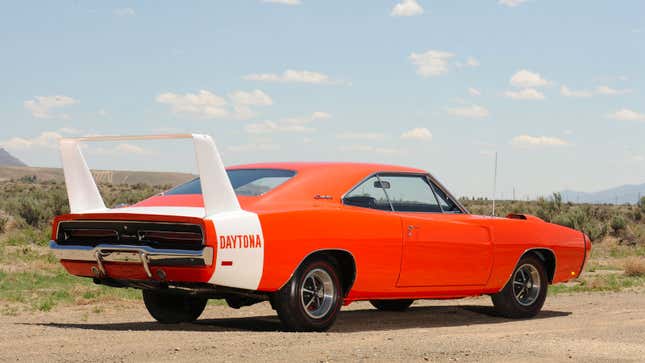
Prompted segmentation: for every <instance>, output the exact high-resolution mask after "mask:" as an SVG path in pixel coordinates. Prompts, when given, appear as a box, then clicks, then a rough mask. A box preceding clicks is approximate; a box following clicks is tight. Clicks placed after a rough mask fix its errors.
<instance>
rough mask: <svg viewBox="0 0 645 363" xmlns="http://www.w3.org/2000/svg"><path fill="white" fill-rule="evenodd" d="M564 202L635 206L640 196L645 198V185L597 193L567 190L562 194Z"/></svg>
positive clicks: (621, 187) (625, 186) (623, 186)
mask: <svg viewBox="0 0 645 363" xmlns="http://www.w3.org/2000/svg"><path fill="white" fill-rule="evenodd" d="M561 194H562V200H563V201H565V202H573V203H603V204H626V203H628V204H634V203H636V202H637V201H638V198H639V196H640V197H645V184H639V185H622V186H619V187H616V188H611V189H607V190H601V191H599V192H595V193H585V192H576V191H573V190H565V191H563V192H561Z"/></svg>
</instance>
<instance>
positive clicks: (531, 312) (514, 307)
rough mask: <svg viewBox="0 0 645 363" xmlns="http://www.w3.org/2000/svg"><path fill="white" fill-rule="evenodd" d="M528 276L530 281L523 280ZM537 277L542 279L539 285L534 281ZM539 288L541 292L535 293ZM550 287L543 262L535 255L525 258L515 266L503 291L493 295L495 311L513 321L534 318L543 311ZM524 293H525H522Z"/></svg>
mask: <svg viewBox="0 0 645 363" xmlns="http://www.w3.org/2000/svg"><path fill="white" fill-rule="evenodd" d="M520 269H521V271H520ZM528 275H532V277H531V278H530V281H529V279H525V280H523V278H522V276H528ZM536 277H539V279H540V281H539V284H538V283H535V282H536V281H534V280H535V278H536ZM527 281H528V282H527ZM529 286H530V287H529ZM537 286H539V290H538V291H535V287H537ZM548 287H549V284H548V277H547V274H546V269H545V267H544V263H543V262H542V260H540V259H539V258H538V257H537V256H535V255H527V256H524V257H522V258H521V259H520V261H519V262H518V263H517V266H515V269H514V270H513V274H511V278H510V279H509V280H508V282H507V283H506V286H504V288H503V289H502V291H500V292H498V293H497V294H493V295H491V298H492V300H493V305H494V306H495V311H497V313H498V314H499V315H501V316H504V317H507V318H512V319H526V318H532V317H534V316H535V315H537V314H538V313H539V312H540V310H541V309H542V306H543V305H544V300H546V295H547V289H548ZM523 291H525V292H524V293H522V292H523Z"/></svg>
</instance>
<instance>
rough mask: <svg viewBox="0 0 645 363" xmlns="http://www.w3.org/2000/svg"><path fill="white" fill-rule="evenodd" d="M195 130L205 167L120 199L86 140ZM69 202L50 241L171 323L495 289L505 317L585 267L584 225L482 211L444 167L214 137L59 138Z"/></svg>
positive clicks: (390, 305) (299, 313)
mask: <svg viewBox="0 0 645 363" xmlns="http://www.w3.org/2000/svg"><path fill="white" fill-rule="evenodd" d="M170 138H173V139H177V138H185V139H190V140H192V142H193V144H194V148H195V156H196V161H197V167H198V170H199V177H197V178H195V179H194V180H192V181H189V182H187V183H185V184H182V185H179V186H177V187H175V188H172V189H170V190H168V191H166V192H164V193H161V194H159V195H155V196H153V197H151V198H148V199H146V200H143V201H141V202H138V203H136V204H134V205H130V206H125V207H120V208H108V207H106V206H105V203H104V201H103V199H102V197H101V194H100V192H99V190H98V188H97V185H96V182H95V181H94V179H93V177H92V173H91V171H90V169H89V168H88V166H87V163H86V161H85V158H84V156H83V154H82V148H81V147H80V144H81V143H82V142H86V141H119V140H130V139H170ZM60 149H61V156H62V161H63V169H64V174H65V182H66V187H67V192H68V197H69V203H70V213H69V214H66V215H61V216H58V217H56V218H55V220H54V222H53V231H52V240H51V242H50V247H51V249H52V250H53V252H54V254H55V255H56V256H57V258H58V259H60V261H61V263H62V265H63V266H64V267H65V269H66V270H67V271H68V272H69V273H71V274H73V275H77V276H81V277H87V278H92V279H93V280H94V282H95V283H97V284H102V285H107V286H113V287H130V288H136V289H140V290H141V291H142V295H143V301H144V303H145V306H146V308H147V310H148V311H149V313H150V314H151V315H152V317H153V318H154V319H156V320H157V321H159V322H161V323H181V322H191V321H194V320H196V319H197V318H198V317H199V316H200V314H201V313H202V312H203V310H204V308H205V306H206V303H207V301H208V299H225V301H226V302H227V304H228V305H229V306H231V307H233V308H240V307H242V306H247V305H251V304H255V303H258V302H261V301H269V302H270V304H271V306H272V308H273V309H274V310H276V311H277V314H278V317H279V318H280V320H281V322H282V324H283V326H284V327H285V329H287V330H293V331H323V330H326V329H328V328H329V327H330V326H331V325H332V324H333V323H334V321H335V319H336V317H337V315H338V312H339V311H340V309H341V307H342V306H343V305H347V304H350V303H351V302H354V301H361V300H367V301H370V302H371V304H372V305H373V306H374V307H376V308H377V309H378V310H385V311H403V310H405V309H407V308H408V307H409V306H410V305H411V304H412V303H413V301H414V300H417V299H453V298H462V297H467V296H478V295H490V296H491V298H492V302H493V305H494V307H495V309H496V311H497V312H498V313H499V314H500V315H503V316H506V317H509V318H529V317H533V316H535V315H536V314H538V313H539V311H540V309H541V308H542V305H543V304H544V301H545V299H546V295H547V288H548V285H550V284H554V283H560V282H564V281H567V280H570V279H572V278H576V277H578V276H579V274H580V273H581V272H582V269H583V266H584V264H585V261H586V259H587V258H588V256H589V253H590V251H591V243H590V241H589V238H588V237H587V236H586V235H585V234H584V233H582V232H579V231H576V230H573V229H569V228H565V227H562V226H559V225H554V224H550V223H546V222H544V221H542V220H541V219H539V218H537V217H534V216H531V215H524V214H512V215H508V216H506V217H504V218H499V217H491V216H479V215H473V214H470V213H469V212H468V210H467V209H466V208H464V206H462V205H461V203H460V202H459V200H457V199H456V198H455V197H454V196H453V195H452V194H451V193H450V192H449V191H448V190H447V189H446V188H445V187H444V186H443V185H442V184H441V183H440V182H439V181H438V180H437V179H436V178H435V177H433V175H431V174H430V173H428V172H426V171H424V170H420V169H415V168H409V167H402V166H393V165H380V164H367V163H333V162H329V163H304V162H282V163H258V164H249V165H238V166H230V167H225V166H224V164H223V162H222V160H221V157H220V155H219V153H218V151H217V147H216V145H215V143H214V141H213V139H212V138H211V137H210V136H208V135H199V134H185V135H156V136H138V137H123V136H117V137H108V136H98V137H88V138H77V139H63V140H61V142H60Z"/></svg>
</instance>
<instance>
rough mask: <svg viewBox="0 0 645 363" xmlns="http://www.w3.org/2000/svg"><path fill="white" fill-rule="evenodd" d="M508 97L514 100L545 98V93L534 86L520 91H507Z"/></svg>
mask: <svg viewBox="0 0 645 363" xmlns="http://www.w3.org/2000/svg"><path fill="white" fill-rule="evenodd" d="M505 95H506V97H508V98H512V99H514V100H543V99H544V94H543V93H542V92H540V91H538V90H536V89H534V88H526V89H522V90H519V91H506V93H505Z"/></svg>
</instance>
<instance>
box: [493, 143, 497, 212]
mask: <svg viewBox="0 0 645 363" xmlns="http://www.w3.org/2000/svg"><path fill="white" fill-rule="evenodd" d="M496 195H497V151H495V172H494V173H493V217H494V216H495V197H496Z"/></svg>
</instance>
